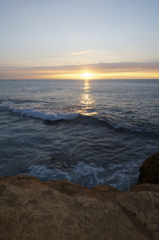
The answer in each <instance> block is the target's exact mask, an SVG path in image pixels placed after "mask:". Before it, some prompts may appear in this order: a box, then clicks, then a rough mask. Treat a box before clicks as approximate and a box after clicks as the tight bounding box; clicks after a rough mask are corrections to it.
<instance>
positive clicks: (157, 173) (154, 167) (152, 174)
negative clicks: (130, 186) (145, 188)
mask: <svg viewBox="0 0 159 240" xmlns="http://www.w3.org/2000/svg"><path fill="white" fill-rule="evenodd" d="M143 183H156V184H159V152H157V153H155V154H154V155H152V156H150V157H148V158H146V160H145V161H144V163H143V165H142V166H141V168H140V176H139V179H138V184H143Z"/></svg>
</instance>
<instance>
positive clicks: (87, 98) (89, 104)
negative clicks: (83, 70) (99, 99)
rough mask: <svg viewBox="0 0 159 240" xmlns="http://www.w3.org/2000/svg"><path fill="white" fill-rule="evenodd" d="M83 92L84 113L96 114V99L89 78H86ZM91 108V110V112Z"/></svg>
mask: <svg viewBox="0 0 159 240" xmlns="http://www.w3.org/2000/svg"><path fill="white" fill-rule="evenodd" d="M83 90H84V91H83V94H82V95H81V101H80V103H81V105H82V106H83V111H82V112H83V113H84V114H85V115H88V116H90V115H94V114H96V112H92V110H93V108H94V105H95V100H94V99H93V97H92V95H91V93H90V92H91V89H90V84H89V80H87V79H86V80H85V82H84V87H83ZM89 110H90V112H89Z"/></svg>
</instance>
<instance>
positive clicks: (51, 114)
mask: <svg viewBox="0 0 159 240" xmlns="http://www.w3.org/2000/svg"><path fill="white" fill-rule="evenodd" d="M0 107H5V108H8V109H9V111H11V112H13V113H17V114H20V115H22V116H26V117H33V118H38V119H42V120H44V121H48V122H55V121H59V120H74V119H77V118H78V117H82V118H81V121H82V122H83V123H85V122H86V123H87V124H88V122H89V124H91V125H92V124H93V125H98V126H99V125H100V126H103V127H108V128H113V129H114V130H115V131H130V132H140V133H141V132H142V134H152V135H153V136H154V134H155V135H156V136H157V137H158V134H159V133H158V131H157V132H156V129H158V128H156V129H154V127H153V126H152V127H151V128H150V124H149V125H146V124H144V123H143V122H139V123H138V124H136V123H135V122H126V121H124V120H123V119H120V118H117V117H114V116H111V115H106V116H104V115H103V116H100V115H99V114H97V115H96V116H95V115H94V116H91V115H88V114H85V113H79V112H73V111H72V112H62V111H61V112H59V111H58V112H57V111H56V110H55V111H48V110H40V109H31V108H24V107H13V106H11V103H10V102H7V103H4V104H0ZM84 119H85V120H84Z"/></svg>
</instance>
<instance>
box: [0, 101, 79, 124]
mask: <svg viewBox="0 0 159 240" xmlns="http://www.w3.org/2000/svg"><path fill="white" fill-rule="evenodd" d="M0 106H2V107H8V108H9V110H10V111H12V112H13V113H18V114H20V115H22V116H27V117H33V118H39V119H42V120H45V121H46V120H47V121H58V120H73V119H76V118H77V117H78V116H79V115H80V114H79V113H76V112H69V113H59V112H51V111H46V110H38V109H30V108H22V107H10V106H8V103H6V104H0Z"/></svg>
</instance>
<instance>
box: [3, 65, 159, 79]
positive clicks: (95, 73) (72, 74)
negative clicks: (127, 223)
mask: <svg viewBox="0 0 159 240" xmlns="http://www.w3.org/2000/svg"><path fill="white" fill-rule="evenodd" d="M0 79H4V80H5V79H48V80H49V79H50V80H51V79H70V80H71V79H72V80H73V79H74V80H75V79H77V80H95V79H159V70H158V69H133V68H131V69H128V68H125V69H124V68H123V69H108V68H107V69H101V70H100V69H93V68H91V69H89V70H88V71H86V70H82V69H80V70H74V69H67V68H66V69H55V70H54V69H45V68H14V69H13V68H10V69H7V68H6V69H5V68H4V69H2V68H1V69H0Z"/></svg>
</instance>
